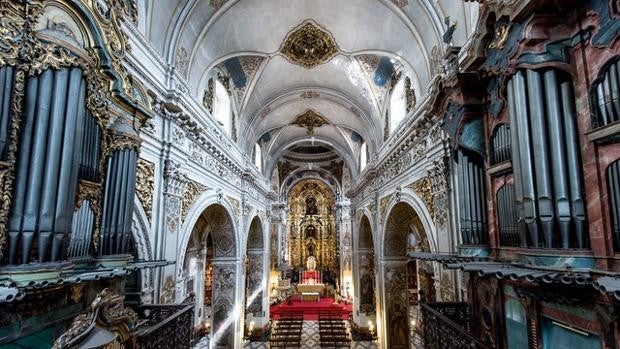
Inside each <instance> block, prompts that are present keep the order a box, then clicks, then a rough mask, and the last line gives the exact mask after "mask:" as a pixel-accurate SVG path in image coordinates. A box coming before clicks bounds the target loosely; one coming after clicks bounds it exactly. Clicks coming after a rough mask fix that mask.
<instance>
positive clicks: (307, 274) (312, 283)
mask: <svg viewBox="0 0 620 349" xmlns="http://www.w3.org/2000/svg"><path fill="white" fill-rule="evenodd" d="M324 289H325V284H323V282H322V278H321V272H320V271H319V270H316V259H315V258H314V257H313V256H310V257H308V259H307V262H306V270H304V271H303V272H302V273H301V278H300V280H299V284H297V292H298V293H300V294H301V296H302V298H304V296H312V298H314V296H315V294H316V296H317V301H318V298H320V295H321V294H323V290H324ZM306 298H308V297H306Z"/></svg>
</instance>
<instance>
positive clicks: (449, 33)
mask: <svg viewBox="0 0 620 349" xmlns="http://www.w3.org/2000/svg"><path fill="white" fill-rule="evenodd" d="M444 23H445V24H446V31H445V32H444V33H443V42H444V43H445V44H446V45H451V44H452V37H453V36H454V31H455V30H456V24H457V22H456V21H455V22H454V23H451V22H450V16H447V17H446V18H444Z"/></svg>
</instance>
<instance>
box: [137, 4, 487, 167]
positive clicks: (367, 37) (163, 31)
mask: <svg viewBox="0 0 620 349" xmlns="http://www.w3.org/2000/svg"><path fill="white" fill-rule="evenodd" d="M218 2H220V3H223V6H221V7H220V8H216V7H214V6H213V5H214V4H215V3H218ZM397 3H401V4H402V3H404V4H405V5H404V6H402V7H399V6H397V5H396V4H397ZM138 6H139V11H140V14H141V18H139V21H140V23H139V25H138V27H139V29H140V30H141V31H142V32H143V34H144V36H145V38H146V39H147V40H148V41H149V42H150V43H151V45H152V46H153V47H154V48H155V50H156V51H157V52H158V53H159V54H160V55H161V56H162V57H163V58H164V60H166V61H167V62H168V63H169V64H171V65H175V64H177V63H178V62H177V60H178V57H177V52H178V51H179V50H180V49H181V48H182V49H184V50H185V51H186V52H187V53H188V58H187V59H188V60H189V69H188V74H187V75H186V76H187V81H188V83H189V86H190V90H191V93H192V94H193V95H194V97H195V98H197V100H202V95H203V91H204V89H205V86H206V83H207V80H208V78H207V77H208V76H209V74H210V70H211V69H213V68H214V67H216V66H218V65H220V64H221V63H222V62H224V61H225V60H227V59H230V58H231V57H237V56H250V55H259V56H263V57H265V60H264V61H263V62H262V63H261V64H260V67H259V68H258V70H257V71H256V72H255V74H253V75H252V77H251V79H250V81H247V84H246V87H245V90H244V91H243V95H244V96H243V101H242V103H240V105H237V109H238V110H237V112H238V115H239V118H240V120H239V128H238V132H239V135H240V137H239V139H240V140H241V143H240V144H239V145H240V147H241V148H242V149H243V150H245V151H249V150H250V149H252V147H253V145H254V143H255V142H256V141H257V140H258V139H259V138H260V137H261V136H262V135H263V134H264V133H265V132H268V131H270V130H274V129H277V128H279V129H278V132H277V137H273V135H272V137H271V140H270V144H266V145H265V146H264V149H265V150H267V151H266V154H265V155H266V158H269V157H274V156H275V157H277V156H281V155H282V153H283V152H282V151H281V150H282V149H283V147H284V148H285V147H287V146H289V145H290V144H292V143H295V142H300V141H303V140H304V139H305V140H308V139H309V137H310V136H309V135H308V134H307V133H305V132H304V131H305V130H304V129H301V128H299V127H296V126H290V123H291V121H292V120H293V119H294V118H295V116H296V115H299V114H300V113H302V112H303V111H304V110H307V109H313V110H315V111H317V112H319V113H320V114H321V115H322V116H324V117H325V119H327V120H328V122H329V125H326V126H323V127H321V128H320V129H318V130H317V132H316V134H315V135H314V137H315V138H316V139H322V140H324V141H325V142H327V143H329V144H331V145H333V147H334V149H335V150H336V151H337V152H345V153H346V157H347V158H348V159H349V161H355V160H354V159H356V158H357V155H358V154H356V151H357V149H356V148H355V145H354V144H353V143H354V142H351V140H350V139H347V132H343V130H344V129H350V130H354V131H355V132H357V133H358V134H359V135H360V136H361V137H362V138H363V139H364V140H365V141H366V142H367V143H368V145H369V149H370V150H371V154H372V153H374V152H376V151H378V148H379V147H380V146H381V145H382V142H383V105H382V103H383V102H384V100H383V97H384V96H377V91H378V90H377V89H376V88H375V89H373V80H372V76H371V75H370V74H369V72H368V71H364V70H363V69H362V68H361V65H360V63H359V62H358V61H357V60H356V59H355V57H356V56H358V55H367V54H371V55H376V56H377V57H387V58H389V59H390V60H391V61H392V62H394V63H397V64H398V66H399V67H401V66H402V67H403V70H404V71H405V73H406V74H407V76H409V77H410V78H411V80H412V82H413V86H414V89H415V91H416V94H417V95H418V96H421V95H422V94H423V93H424V91H425V87H426V84H427V83H428V82H429V81H430V79H431V78H432V76H431V57H430V53H431V50H432V48H433V47H434V46H439V47H443V44H442V35H443V33H444V31H445V29H446V25H445V24H444V18H445V17H446V16H450V17H451V19H452V22H454V21H456V22H457V30H456V32H455V35H454V39H453V43H454V44H455V45H463V44H464V43H465V41H466V40H467V38H468V37H469V36H470V34H471V33H472V31H473V23H475V21H476V19H477V18H476V13H477V6H478V5H477V4H475V3H463V2H462V1H460V0H399V1H395V0H165V1H162V0H142V1H141V2H140V3H139V5H138ZM306 20H312V21H313V22H315V23H316V24H318V25H319V26H320V27H322V28H323V29H325V30H326V31H328V32H329V33H330V34H331V35H332V36H333V38H334V40H335V42H336V44H337V45H338V48H339V53H338V54H337V55H336V56H334V57H333V58H332V59H331V60H330V61H329V62H327V63H325V64H322V65H319V66H316V67H314V68H312V69H307V68H304V67H302V66H299V65H296V64H293V63H291V62H290V61H288V60H287V59H286V58H285V57H284V56H283V55H282V54H281V53H280V52H279V50H280V47H281V45H282V43H283V41H284V39H285V37H286V36H287V34H288V33H289V32H291V31H292V30H293V29H294V28H296V27H297V26H299V25H300V24H301V23H303V22H304V21H306ZM304 91H313V92H316V93H318V95H319V97H317V98H311V99H308V98H301V97H300V95H301V93H302V92H304ZM352 110H353V111H352ZM349 138H350V137H349ZM341 155H342V154H341ZM275 160H277V159H275ZM348 165H349V166H351V164H349V163H348ZM351 168H356V166H351ZM267 175H268V173H267Z"/></svg>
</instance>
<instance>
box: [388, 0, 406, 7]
mask: <svg viewBox="0 0 620 349" xmlns="http://www.w3.org/2000/svg"><path fill="white" fill-rule="evenodd" d="M392 2H393V3H394V5H396V6H398V7H399V8H404V7H405V6H407V5H409V1H408V0H392Z"/></svg>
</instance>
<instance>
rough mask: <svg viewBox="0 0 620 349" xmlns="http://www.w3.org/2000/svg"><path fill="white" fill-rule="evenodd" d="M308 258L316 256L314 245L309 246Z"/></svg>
mask: <svg viewBox="0 0 620 349" xmlns="http://www.w3.org/2000/svg"><path fill="white" fill-rule="evenodd" d="M308 256H310V257H313V256H314V245H312V244H309V245H308Z"/></svg>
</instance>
